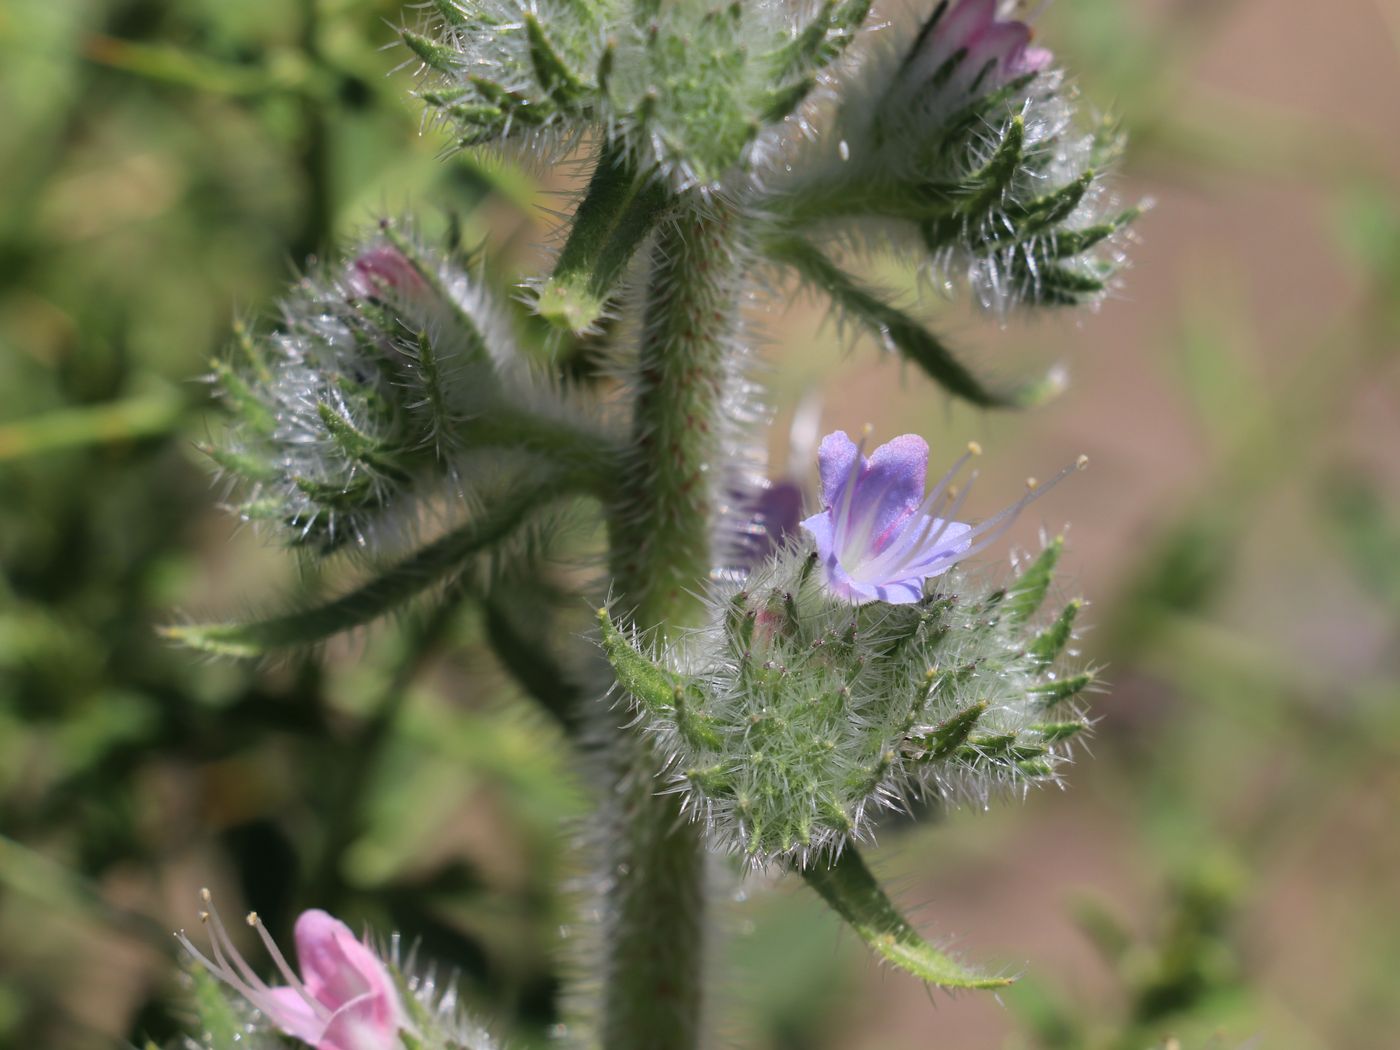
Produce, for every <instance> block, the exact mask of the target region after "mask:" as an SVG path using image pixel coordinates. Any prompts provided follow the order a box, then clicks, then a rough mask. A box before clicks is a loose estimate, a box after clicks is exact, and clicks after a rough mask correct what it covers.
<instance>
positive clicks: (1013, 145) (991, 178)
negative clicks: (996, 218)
mask: <svg viewBox="0 0 1400 1050" xmlns="http://www.w3.org/2000/svg"><path fill="white" fill-rule="evenodd" d="M1025 140H1026V122H1025V120H1024V119H1023V118H1022V117H1021V115H1020V114H1019V113H1018V114H1017V115H1016V116H1015V117H1013V118H1012V120H1011V123H1010V124H1008V125H1007V128H1006V133H1005V134H1004V135H1003V136H1002V140H1001V144H1000V145H999V146H998V147H997V151H996V153H994V154H993V155H992V158H991V159H990V160H989V161H987V163H986V164H985V165H983V167H982V169H981V170H980V171H978V172H976V173H975V174H974V175H973V176H972V177H971V178H970V179H969V180H968V181H969V183H970V184H971V186H972V188H973V189H972V193H971V195H970V196H969V197H968V198H967V199H966V200H965V201H963V202H962V203H961V204H960V205H959V209H958V210H959V211H961V212H962V213H963V214H965V215H976V214H979V213H981V212H983V211H985V210H986V209H988V208H990V207H992V206H993V205H995V204H997V203H998V202H1000V200H1001V198H1002V197H1003V196H1005V194H1006V188H1007V187H1008V186H1010V185H1011V180H1012V178H1013V177H1014V176H1015V174H1016V169H1017V168H1018V167H1020V165H1021V156H1022V151H1023V149H1024V147H1025Z"/></svg>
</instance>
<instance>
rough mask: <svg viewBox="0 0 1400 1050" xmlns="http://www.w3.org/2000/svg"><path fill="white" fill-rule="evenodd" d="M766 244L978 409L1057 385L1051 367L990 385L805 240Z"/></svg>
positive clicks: (1039, 397) (1039, 398)
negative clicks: (1039, 374) (1015, 381)
mask: <svg viewBox="0 0 1400 1050" xmlns="http://www.w3.org/2000/svg"><path fill="white" fill-rule="evenodd" d="M766 249H767V252H768V254H769V255H770V256H772V257H773V258H774V259H776V260H778V261H779V262H782V263H785V264H786V265H788V266H791V267H792V268H793V269H794V270H796V271H797V273H798V274H799V275H800V276H801V277H802V279H803V280H805V281H806V282H807V283H808V284H810V285H812V286H813V287H815V288H817V289H819V290H821V291H822V292H824V293H825V294H826V295H828V296H829V297H830V298H831V300H832V302H834V303H835V304H836V306H837V307H839V308H840V310H841V311H842V313H844V314H845V315H846V317H848V318H850V319H851V320H852V321H855V322H856V323H858V324H859V325H860V326H861V327H863V328H864V329H865V330H866V331H867V332H869V333H870V334H871V335H874V336H875V337H876V338H877V339H879V340H880V341H881V343H882V344H883V343H888V344H890V345H892V346H893V347H894V348H895V349H896V350H898V351H899V352H900V353H901V354H903V355H904V357H906V358H907V359H908V360H910V361H912V362H913V363H914V364H916V365H918V366H919V368H920V369H922V370H923V372H924V374H925V375H927V376H928V377H929V378H930V379H932V380H933V381H934V382H936V383H938V384H939V385H940V386H942V387H943V388H944V389H945V390H947V391H948V392H949V393H950V394H953V395H955V396H957V397H960V398H962V399H963V400H965V401H968V402H970V403H971V404H974V405H980V406H981V407H983V408H1029V407H1032V406H1035V405H1040V404H1044V403H1045V402H1046V401H1049V400H1050V399H1051V398H1053V397H1054V396H1055V395H1056V394H1058V393H1059V392H1060V391H1061V389H1062V388H1063V383H1062V381H1061V380H1060V379H1059V378H1058V375H1057V372H1051V373H1049V374H1047V375H1046V376H1045V377H1043V378H1041V379H1038V380H1035V381H1032V382H1030V383H1024V384H1021V385H1020V386H1016V387H1010V388H1002V389H997V388H994V387H992V386H991V385H990V384H987V383H984V382H983V381H982V380H981V379H979V378H978V377H977V376H976V375H974V374H973V373H972V372H971V371H970V370H969V369H968V368H967V367H966V366H965V365H964V364H962V362H960V361H959V360H958V359H957V358H956V357H954V356H953V353H952V351H951V350H949V349H948V347H947V346H945V345H944V344H943V342H942V340H940V339H939V338H938V337H937V336H936V335H934V334H933V333H932V332H930V331H929V330H928V329H927V328H925V327H924V326H923V325H922V324H920V323H919V322H918V321H916V320H915V319H914V318H912V317H910V316H909V315H908V314H906V313H904V312H903V311H902V310H899V309H898V308H896V307H894V306H891V305H890V304H889V303H887V302H885V300H884V299H882V298H881V297H880V296H879V295H878V294H876V293H875V292H872V291H870V290H869V289H867V288H865V287H864V286H863V285H861V284H860V283H859V282H858V281H857V280H856V279H855V278H854V277H852V276H851V275H850V274H848V273H846V271H845V270H843V269H841V267H839V266H838V265H836V263H834V262H832V261H831V260H830V259H829V258H827V257H826V255H824V254H823V253H822V252H821V251H820V250H819V249H818V248H817V247H815V246H814V245H813V244H811V243H810V242H808V241H806V240H803V239H801V238H798V237H784V238H780V239H775V240H773V241H770V242H769V243H768V244H767V245H766Z"/></svg>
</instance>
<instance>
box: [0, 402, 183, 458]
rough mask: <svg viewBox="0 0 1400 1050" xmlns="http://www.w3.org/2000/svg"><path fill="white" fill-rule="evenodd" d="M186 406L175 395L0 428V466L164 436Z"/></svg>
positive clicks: (55, 414) (51, 414) (95, 407)
mask: <svg viewBox="0 0 1400 1050" xmlns="http://www.w3.org/2000/svg"><path fill="white" fill-rule="evenodd" d="M186 407H187V406H186V404H185V402H184V400H183V399H182V398H180V397H179V396H177V395H176V394H174V393H169V394H155V395H146V396H143V397H133V398H128V399H127V400H125V401H111V402H107V403H105V404H100V405H88V406H83V407H80V408H64V409H58V410H56V411H53V412H46V413H44V414H43V415H40V416H35V417H33V418H30V419H21V420H18V421H16V422H14V423H7V424H5V425H3V426H0V463H3V462H5V461H6V460H11V459H20V458H22V457H24V456H33V455H38V454H39V453H41V452H55V451H58V450H60V449H69V448H81V447H83V446H85V445H103V444H108V443H112V442H118V441H136V440H139V439H141V438H148V437H160V436H162V435H165V434H169V433H170V432H172V431H173V430H175V428H176V427H178V426H179V425H180V421H181V419H183V418H184V414H185V409H186Z"/></svg>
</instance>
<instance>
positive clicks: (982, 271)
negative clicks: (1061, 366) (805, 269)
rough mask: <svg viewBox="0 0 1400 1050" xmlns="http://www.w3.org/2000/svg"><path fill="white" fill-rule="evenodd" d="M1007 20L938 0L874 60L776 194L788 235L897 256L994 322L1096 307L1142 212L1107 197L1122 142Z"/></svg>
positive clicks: (987, 0) (1026, 33) (965, 2)
mask: <svg viewBox="0 0 1400 1050" xmlns="http://www.w3.org/2000/svg"><path fill="white" fill-rule="evenodd" d="M1016 6H1017V5H1014V4H1007V3H1001V4H998V3H997V2H996V0H951V2H950V0H942V2H940V3H939V4H938V5H937V7H936V8H935V9H934V10H933V12H932V14H931V15H930V16H929V17H928V18H927V19H926V20H925V21H924V22H923V24H922V25H921V26H920V27H918V29H917V30H916V31H912V32H911V33H899V32H897V31H895V30H891V31H890V33H889V34H888V35H887V36H885V37H884V39H883V40H882V41H881V42H880V43H877V44H876V45H875V46H874V47H872V48H870V49H869V50H868V51H867V52H866V53H865V54H864V56H863V60H862V64H861V67H860V68H859V70H857V72H856V73H855V74H854V75H853V76H852V77H851V78H850V79H849V80H848V81H847V82H846V84H845V87H844V90H843V92H842V101H841V107H840V111H839V114H838V117H837V122H836V124H837V126H836V128H835V129H834V131H833V132H832V133H831V134H829V135H828V136H827V137H826V138H825V139H824V140H823V141H819V142H817V143H814V144H812V145H811V146H809V147H807V148H806V149H804V150H803V151H801V153H800V154H799V155H798V157H797V158H796V160H795V161H794V162H792V163H791V164H790V165H789V166H788V167H787V168H786V169H784V171H782V172H778V173H775V175H774V177H773V178H772V179H771V180H770V190H771V193H772V194H773V196H774V198H775V203H774V206H773V207H774V211H775V212H777V213H780V214H784V215H785V218H786V222H785V225H786V226H787V227H788V229H789V230H790V231H794V232H806V231H810V232H812V233H816V234H821V235H823V236H836V237H840V238H841V239H843V240H846V241H850V240H856V241H857V242H861V241H871V240H874V241H877V242H878V241H880V240H884V239H889V240H893V241H894V242H895V244H896V245H897V246H898V247H901V248H912V249H914V250H916V251H918V252H920V253H921V254H922V255H923V257H924V258H925V260H926V261H927V265H928V267H929V268H930V270H931V271H932V273H933V274H934V275H935V277H936V278H937V279H938V281H939V283H942V284H948V285H951V284H953V283H957V282H961V283H963V284H965V285H966V286H967V287H968V288H969V289H970V290H971V291H972V292H973V294H974V296H975V297H976V299H977V301H978V302H979V303H980V304H981V305H982V306H983V307H985V308H987V309H989V310H993V311H996V312H1005V311H1006V310H1007V309H1009V308H1011V307H1013V306H1016V305H1019V304H1027V305H1075V304H1080V303H1084V302H1091V301H1094V300H1095V299H1097V298H1099V297H1101V296H1102V295H1103V294H1104V293H1105V292H1106V291H1107V290H1108V288H1109V284H1110V281H1111V278H1112V277H1113V274H1114V273H1115V271H1116V270H1117V269H1118V268H1119V267H1120V266H1121V265H1122V264H1123V263H1124V261H1125V259H1124V256H1123V255H1122V253H1121V251H1120V249H1119V244H1120V242H1121V241H1122V240H1123V235H1122V234H1123V231H1124V229H1125V228H1126V226H1127V225H1128V224H1129V223H1130V222H1131V221H1132V220H1133V219H1134V218H1136V216H1137V214H1138V212H1139V209H1136V208H1130V209H1127V210H1120V209H1117V208H1116V207H1115V202H1114V200H1113V198H1112V195H1111V194H1110V193H1109V192H1108V190H1107V189H1106V188H1105V185H1104V173H1105V172H1106V170H1107V169H1108V168H1110V167H1111V166H1112V164H1113V163H1114V161H1115V160H1116V158H1117V155H1118V153H1119V152H1120V149H1121V141H1120V139H1119V136H1118V135H1117V134H1116V133H1115V132H1114V131H1113V129H1112V127H1111V126H1109V125H1103V124H1101V125H1099V126H1097V127H1090V128H1086V127H1084V126H1083V123H1082V122H1081V121H1080V119H1079V116H1078V114H1077V100H1076V96H1075V93H1074V91H1073V89H1072V88H1071V87H1070V86H1069V85H1068V83H1067V81H1066V79H1065V75H1064V74H1063V73H1062V72H1060V71H1059V70H1057V69H1055V68H1054V67H1053V56H1052V55H1051V53H1050V52H1049V51H1047V50H1045V49H1044V48H1041V47H1037V46H1034V45H1032V43H1031V36H1032V33H1031V29H1030V27H1029V26H1028V25H1027V24H1026V23H1024V22H1022V21H1020V20H1019V19H1017V18H1015V17H1013V16H1012V13H1013V11H1014V10H1015V8H1016ZM911 38H912V39H911ZM853 234H854V235H855V236H854V237H853V236H852V235H853Z"/></svg>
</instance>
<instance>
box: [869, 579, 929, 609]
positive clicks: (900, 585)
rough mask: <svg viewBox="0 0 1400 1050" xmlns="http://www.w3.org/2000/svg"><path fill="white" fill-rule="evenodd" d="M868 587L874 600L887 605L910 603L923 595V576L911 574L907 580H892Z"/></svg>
mask: <svg viewBox="0 0 1400 1050" xmlns="http://www.w3.org/2000/svg"><path fill="white" fill-rule="evenodd" d="M868 589H869V590H870V591H871V592H873V594H874V596H875V598H876V600H878V601H882V602H885V603H886V604H887V605H911V604H913V603H914V602H917V601H919V600H920V599H921V598H923V596H924V577H922V576H912V577H910V578H909V579H907V580H894V581H892V582H889V583H882V584H880V585H879V586H878V587H869V588H868Z"/></svg>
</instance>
